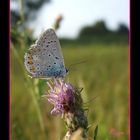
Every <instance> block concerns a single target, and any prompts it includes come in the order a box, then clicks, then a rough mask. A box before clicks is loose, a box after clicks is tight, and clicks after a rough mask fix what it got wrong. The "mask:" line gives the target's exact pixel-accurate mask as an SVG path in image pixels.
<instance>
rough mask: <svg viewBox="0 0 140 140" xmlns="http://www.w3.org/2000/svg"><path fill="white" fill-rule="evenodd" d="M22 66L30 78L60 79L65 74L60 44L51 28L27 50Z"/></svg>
mask: <svg viewBox="0 0 140 140" xmlns="http://www.w3.org/2000/svg"><path fill="white" fill-rule="evenodd" d="M24 64H25V67H26V70H27V71H28V72H29V75H30V76H31V77H32V78H40V79H41V78H43V79H44V78H45V79H47V78H61V77H64V76H65V75H66V74H67V72H68V70H67V69H66V68H65V64H64V58H63V54H62V51H61V46H60V42H59V40H58V38H57V36H56V33H55V31H54V30H53V29H52V28H50V29H47V30H46V31H44V32H43V33H42V34H41V35H40V37H39V38H38V40H37V41H36V42H35V44H33V45H32V46H31V47H30V48H29V49H28V51H27V52H26V53H25V55H24Z"/></svg>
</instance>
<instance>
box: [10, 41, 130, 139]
mask: <svg viewBox="0 0 140 140" xmlns="http://www.w3.org/2000/svg"><path fill="white" fill-rule="evenodd" d="M61 44H62V46H63V42H62V43H61ZM22 45H23V46H24V45H25V44H22ZM68 46H71V44H68ZM26 50H27V48H24V49H20V48H17V49H15V48H14V46H13V48H11V139H12V140H25V139H26V140H46V139H47V140H59V138H62V136H63V135H64V134H65V128H64V124H63V122H62V120H61V119H60V118H56V117H52V116H51V115H50V110H51V106H50V105H49V104H48V103H47V102H45V100H44V99H42V98H41V95H42V94H44V92H45V91H47V90H46V89H47V85H46V84H45V81H41V80H34V79H31V78H29V77H28V76H27V73H26V71H25V68H24V58H23V57H24V53H25V51H26ZM62 51H63V54H64V59H65V64H66V67H68V68H69V66H70V65H71V64H73V63H76V62H80V61H81V60H86V62H85V63H81V64H77V65H74V66H73V67H72V68H71V69H70V71H69V74H68V75H67V77H66V79H67V81H70V82H71V83H73V84H74V85H75V86H78V87H83V88H84V89H83V91H82V96H83V98H84V102H88V101H89V100H90V99H92V98H93V97H95V96H97V95H99V96H98V97H97V98H96V99H95V100H93V101H92V102H90V103H89V104H88V106H89V111H88V119H89V124H90V123H98V125H99V129H98V137H97V139H99V140H100V139H102V140H107V139H108V140H109V139H110V138H111V135H110V133H109V131H110V129H111V128H115V129H117V130H120V131H123V132H124V135H123V136H121V137H120V138H119V140H126V139H128V132H127V131H128V96H129V95H128V48H127V46H123V47H122V46H117V45H112V46H104V45H100V46H98V45H95V46H94V45H86V46H80V45H79V46H71V47H67V46H63V48H62ZM114 139H115V138H114ZM116 139H117V138H116Z"/></svg>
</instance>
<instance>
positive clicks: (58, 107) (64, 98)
mask: <svg viewBox="0 0 140 140" xmlns="http://www.w3.org/2000/svg"><path fill="white" fill-rule="evenodd" d="M48 86H49V87H50V90H49V91H48V94H47V95H46V96H47V98H48V101H49V102H50V103H51V104H53V105H54V108H53V109H52V111H51V114H53V115H59V114H60V115H63V114H64V113H67V112H73V111H74V110H75V96H74V93H73V92H74V89H73V87H72V85H71V84H69V83H64V81H63V80H59V81H56V80H55V81H54V83H53V84H52V85H50V83H48Z"/></svg>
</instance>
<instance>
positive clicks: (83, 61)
mask: <svg viewBox="0 0 140 140" xmlns="http://www.w3.org/2000/svg"><path fill="white" fill-rule="evenodd" d="M85 62H87V60H82V61H80V62H77V63H73V64H71V65H70V66H69V69H70V68H71V67H72V66H74V65H77V64H81V63H85Z"/></svg>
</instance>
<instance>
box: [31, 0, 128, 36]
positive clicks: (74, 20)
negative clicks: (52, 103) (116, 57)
mask: <svg viewBox="0 0 140 140" xmlns="http://www.w3.org/2000/svg"><path fill="white" fill-rule="evenodd" d="M58 14H62V15H63V17H64V19H63V20H62V22H61V28H60V29H59V30H58V32H57V35H58V36H59V37H71V38H72V37H76V36H77V35H78V33H79V31H80V29H81V27H84V26H85V25H92V24H94V23H95V22H96V21H98V20H100V19H103V20H105V22H106V24H107V27H109V28H110V29H116V28H117V27H118V24H119V23H125V24H126V25H127V26H129V0H51V2H50V3H47V4H46V5H44V6H43V8H42V9H41V10H40V11H39V12H38V15H37V20H36V21H35V22H32V23H31V27H32V28H35V35H36V36H38V35H39V34H40V32H41V31H43V30H45V29H46V28H50V27H52V25H53V23H54V20H55V18H56V16H57V15H58Z"/></svg>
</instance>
